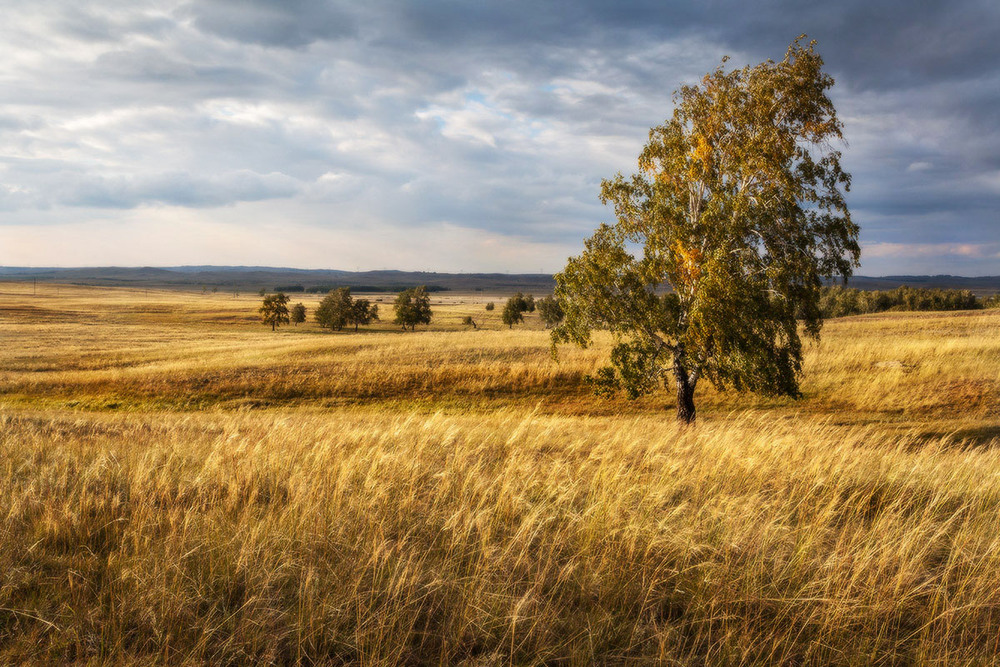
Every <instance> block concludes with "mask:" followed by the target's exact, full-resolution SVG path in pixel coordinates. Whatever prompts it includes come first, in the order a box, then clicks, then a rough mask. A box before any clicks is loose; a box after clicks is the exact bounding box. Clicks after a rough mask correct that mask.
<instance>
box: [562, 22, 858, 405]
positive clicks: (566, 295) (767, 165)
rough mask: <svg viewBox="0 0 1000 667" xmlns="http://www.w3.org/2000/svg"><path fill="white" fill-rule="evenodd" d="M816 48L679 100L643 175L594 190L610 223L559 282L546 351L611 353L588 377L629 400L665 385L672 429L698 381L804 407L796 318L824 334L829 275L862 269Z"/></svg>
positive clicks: (684, 92) (643, 160)
mask: <svg viewBox="0 0 1000 667" xmlns="http://www.w3.org/2000/svg"><path fill="white" fill-rule="evenodd" d="M814 44H815V43H814V42H809V43H808V45H805V46H803V45H802V43H801V38H800V40H796V41H795V42H793V43H792V44H791V46H789V48H788V51H787V53H786V54H785V57H784V58H783V59H782V60H781V61H779V62H774V61H771V60H768V61H765V62H763V63H760V64H758V65H756V66H752V67H751V66H746V67H743V68H741V69H733V70H730V71H727V70H726V60H725V59H724V60H723V63H722V64H721V65H720V66H719V67H718V68H717V69H715V70H714V71H713V72H711V73H709V74H707V75H706V76H705V77H704V78H703V79H702V81H701V83H700V84H699V85H694V86H690V85H689V86H683V87H682V88H681V89H680V90H679V91H677V92H676V93H675V94H674V102H675V108H674V112H673V115H672V116H671V117H670V118H669V119H668V120H667V121H666V122H665V123H663V124H662V125H659V126H656V127H654V128H652V130H650V133H649V141H648V142H647V144H646V145H645V147H644V148H643V150H642V152H641V154H640V155H639V160H638V162H639V173H637V174H635V175H633V176H632V177H630V178H626V177H624V176H623V175H621V174H618V175H617V176H615V177H614V178H612V179H610V180H606V181H604V182H603V184H602V187H601V200H602V202H604V203H605V204H610V205H611V206H612V207H613V208H614V212H615V216H616V221H615V222H614V223H613V224H604V225H601V226H600V227H599V228H598V229H597V231H596V232H595V233H594V235H593V236H591V237H590V238H589V239H587V240H586V241H585V243H584V251H583V253H582V254H581V255H579V256H577V257H573V258H570V260H569V261H568V263H567V265H566V267H565V269H564V270H563V271H562V272H561V273H559V274H558V275H557V276H556V283H557V287H556V297H557V298H558V299H559V300H560V301H561V303H562V305H563V310H564V312H565V319H564V321H563V323H562V324H561V325H560V326H558V327H557V328H556V329H555V330H554V331H553V343H554V344H555V343H559V342H574V343H577V344H579V345H583V346H586V345H588V344H589V343H590V341H591V331H592V330H593V329H595V328H606V329H608V330H610V331H611V333H612V334H613V335H614V336H615V338H616V341H617V344H616V345H615V347H614V349H613V351H612V353H611V364H610V365H609V366H607V367H605V368H603V369H601V371H600V372H599V373H598V374H597V376H596V377H595V378H594V379H593V380H594V382H595V385H596V388H597V389H598V390H601V391H615V390H618V389H624V390H625V391H626V393H627V394H628V396H629V397H631V398H635V397H637V396H640V395H642V394H645V393H647V392H650V391H652V390H654V389H656V387H657V386H659V384H660V383H661V382H662V383H664V384H667V383H668V382H669V377H670V375H671V374H672V376H673V380H674V382H675V384H676V391H677V415H678V418H679V419H681V420H683V421H686V422H690V421H693V420H694V418H695V407H694V391H695V387H696V385H697V382H698V380H699V379H700V378H702V377H705V378H707V379H708V380H709V381H710V382H712V384H714V385H715V386H716V387H719V388H720V389H726V388H733V389H736V390H749V391H754V392H760V393H764V394H775V395H779V394H785V395H790V396H798V395H799V384H798V378H799V376H800V374H801V365H802V362H801V360H802V344H801V341H800V339H799V332H798V325H797V317H798V318H801V320H802V321H803V324H804V331H805V333H806V334H807V335H808V336H812V337H818V336H819V332H820V326H821V316H820V310H819V299H820V292H821V288H822V284H823V283H822V281H823V279H824V278H828V277H832V276H835V275H839V276H843V278H844V279H845V280H846V278H847V277H848V276H850V275H851V273H852V270H853V267H855V266H857V264H858V258H859V256H860V248H859V246H858V227H857V225H856V224H854V223H853V222H852V220H851V216H850V213H849V211H848V208H847V204H846V202H845V200H844V193H845V192H846V191H847V190H848V189H849V187H850V176H849V175H848V174H847V173H846V172H845V171H844V170H843V169H842V168H841V166H840V153H839V152H838V151H836V150H833V149H832V148H831V143H832V142H833V141H835V140H839V139H842V134H841V123H840V121H839V120H838V118H837V114H836V110H835V108H834V105H833V103H832V102H831V101H830V98H829V97H828V95H827V91H828V90H829V89H830V87H831V86H832V85H833V78H832V77H830V76H829V75H828V74H825V73H824V72H823V70H822V65H823V60H822V58H821V57H820V55H819V54H818V53H817V52H816V51H815V49H814Z"/></svg>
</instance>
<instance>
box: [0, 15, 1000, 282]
mask: <svg viewBox="0 0 1000 667" xmlns="http://www.w3.org/2000/svg"><path fill="white" fill-rule="evenodd" d="M800 33H808V34H809V35H810V36H811V37H814V38H816V39H817V40H819V45H818V50H819V51H820V53H821V54H822V55H823V57H824V59H825V60H826V64H827V70H828V71H829V72H830V73H831V74H833V76H834V77H835V78H836V81H837V84H836V86H835V88H834V90H833V92H832V95H833V98H834V101H835V103H836V105H837V108H838V110H839V113H840V114H841V118H842V120H843V122H844V125H845V135H846V138H847V142H848V143H847V145H846V146H844V147H842V150H843V152H844V162H845V166H846V167H847V169H848V170H849V171H850V172H851V173H852V174H853V176H854V188H853V190H852V192H851V195H850V198H849V204H850V205H851V208H852V211H853V214H854V216H855V220H856V221H857V222H859V223H860V225H861V227H862V241H863V259H862V268H861V270H860V273H863V274H867V275H886V274H896V273H953V274H960V275H987V274H1000V3H998V2H996V0H947V1H945V0H940V1H939V0H923V1H921V2H912V1H911V0H905V1H904V0H898V1H886V0H844V1H838V2H832V3H803V2H797V1H792V0H787V1H781V0H769V1H766V2H745V1H744V2H740V1H734V2H728V1H723V0H707V1H705V2H693V1H685V2H681V1H680V0H618V1H611V0H608V1H604V2H600V1H596V0H579V1H575V2H570V1H568V0H561V1H556V2H537V1H531V2H529V1H522V0H503V1H500V0H496V1H494V2H486V1H474V0H465V1H457V0H419V1H418V0H411V1H409V2H406V1H403V0H386V1H381V0H380V1H372V2H364V3H362V2H352V1H344V2H338V1H320V0H315V1H313V0H197V1H195V2H183V1H176V2H174V1H170V0H158V1H155V2H148V1H145V0H120V1H106V0H99V1H91V2H86V3H80V2H78V1H76V0H72V1H71V0H33V2H30V3H27V2H19V1H15V0H0V48H2V57H0V265H7V266H84V265H86V266H95V265H111V264H114V265H128V266H134V265H153V266H167V265H178V264H245V265H269V266H296V267H303V268H339V269H348V270H353V269H358V268H360V269H378V268H399V269H416V270H421V269H425V270H438V271H511V272H536V271H554V270H558V269H559V268H560V267H561V266H562V264H563V263H564V261H565V259H566V257H567V256H568V255H570V254H574V253H576V252H577V251H578V250H579V248H580V247H581V241H582V239H583V238H584V237H585V236H587V235H589V233H590V232H591V231H592V230H593V229H594V228H595V227H596V226H597V225H598V224H599V223H601V222H603V221H607V220H609V219H610V215H611V214H610V211H608V210H607V209H605V208H604V207H602V206H601V205H600V203H599V202H598V200H597V191H598V187H599V184H600V181H601V179H602V178H606V177H610V176H612V175H613V174H614V173H615V172H617V171H623V172H626V173H627V172H631V171H632V170H633V169H634V167H635V157H636V155H637V154H638V152H639V150H640V149H641V147H642V145H643V143H644V142H645V140H646V135H647V132H648V130H649V128H650V126H652V125H655V124H657V123H660V122H662V121H663V120H664V119H665V118H666V117H667V116H668V115H669V114H670V112H671V103H670V94H671V92H672V91H673V90H674V89H676V88H677V87H678V86H679V85H681V84H683V83H691V82H695V81H697V79H698V78H699V77H700V76H701V75H702V74H704V73H705V72H707V71H709V70H710V69H712V68H713V67H714V66H715V65H717V64H718V62H719V60H720V58H721V57H722V56H724V55H730V56H731V57H732V59H733V63H734V64H737V65H742V64H745V63H757V62H760V61H761V60H764V59H766V58H774V59H780V58H781V56H782V55H783V54H784V51H785V48H786V47H787V45H788V43H789V42H790V41H792V40H793V39H794V38H795V37H796V36H797V35H799V34H800Z"/></svg>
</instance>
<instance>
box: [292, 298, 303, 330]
mask: <svg viewBox="0 0 1000 667" xmlns="http://www.w3.org/2000/svg"><path fill="white" fill-rule="evenodd" d="M305 321H306V306H305V304H303V303H302V302H299V303H297V304H295V305H294V306H292V322H293V323H294V324H295V326H298V325H299V324H301V323H302V322H305Z"/></svg>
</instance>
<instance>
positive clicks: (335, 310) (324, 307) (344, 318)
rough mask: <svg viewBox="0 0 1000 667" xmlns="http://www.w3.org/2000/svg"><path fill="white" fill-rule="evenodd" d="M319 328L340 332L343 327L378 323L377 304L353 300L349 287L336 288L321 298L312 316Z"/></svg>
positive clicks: (356, 327) (364, 300)
mask: <svg viewBox="0 0 1000 667" xmlns="http://www.w3.org/2000/svg"><path fill="white" fill-rule="evenodd" d="M314 317H315V318H316V321H317V322H318V323H319V325H320V326H321V327H326V328H329V329H331V330H333V331H341V330H342V329H343V328H344V327H345V326H349V325H352V324H353V325H354V330H355V331H357V330H358V325H361V324H371V323H372V322H375V321H378V318H379V317H378V304H375V303H371V302H370V301H369V300H368V299H355V298H353V297H352V296H351V288H350V287H338V288H336V289H332V290H330V292H329V293H328V294H327V295H326V296H325V297H323V300H322V301H320V303H319V306H318V307H317V308H316V313H315V315H314Z"/></svg>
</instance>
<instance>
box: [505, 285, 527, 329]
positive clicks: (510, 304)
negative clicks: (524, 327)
mask: <svg viewBox="0 0 1000 667" xmlns="http://www.w3.org/2000/svg"><path fill="white" fill-rule="evenodd" d="M534 310H535V297H533V296H531V295H530V294H529V295H528V296H524V295H523V294H521V293H520V292H518V293H517V294H515V295H514V296H512V297H510V298H509V299H507V303H506V304H504V307H503V312H501V313H500V320H501V321H502V322H503V323H504V324H506V325H507V327H508V328H510V329H513V328H514V325H515V324H520V323H521V322H523V321H524V314H525V313H530V312H532V311H534Z"/></svg>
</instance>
